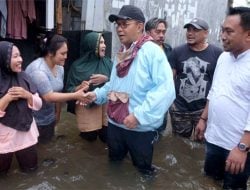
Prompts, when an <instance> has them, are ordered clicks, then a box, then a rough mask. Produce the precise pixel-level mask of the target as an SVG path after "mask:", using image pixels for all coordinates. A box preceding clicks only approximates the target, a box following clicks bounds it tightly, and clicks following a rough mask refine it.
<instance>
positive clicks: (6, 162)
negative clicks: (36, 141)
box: [0, 145, 37, 174]
mask: <svg viewBox="0 0 250 190" xmlns="http://www.w3.org/2000/svg"><path fill="white" fill-rule="evenodd" d="M14 155H15V156H16V159H17V161H18V164H19V167H20V169H21V171H23V172H30V171H34V170H36V169H37V151H36V146H35V145H33V146H30V147H28V148H25V149H22V150H19V151H17V152H11V153H7V154H0V174H7V172H8V170H9V169H10V166H11V162H12V158H13V156H14Z"/></svg>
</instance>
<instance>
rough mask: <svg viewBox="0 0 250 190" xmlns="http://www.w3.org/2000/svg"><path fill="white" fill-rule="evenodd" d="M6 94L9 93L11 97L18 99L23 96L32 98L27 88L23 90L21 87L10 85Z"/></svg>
mask: <svg viewBox="0 0 250 190" xmlns="http://www.w3.org/2000/svg"><path fill="white" fill-rule="evenodd" d="M8 94H10V95H11V96H12V97H14V98H16V99H19V98H23V99H27V100H28V99H32V94H31V93H30V92H28V91H27V90H25V89H24V88H22V87H18V86H15V87H12V88H10V89H9V90H8Z"/></svg>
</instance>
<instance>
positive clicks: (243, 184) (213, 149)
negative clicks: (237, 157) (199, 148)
mask: <svg viewBox="0 0 250 190" xmlns="http://www.w3.org/2000/svg"><path fill="white" fill-rule="evenodd" d="M228 155H229V150H226V149H224V148H221V147H219V146H216V145H214V144H211V143H209V142H206V157H205V166H204V171H205V173H206V175H207V176H210V177H212V178H214V179H215V180H224V181H223V189H233V190H237V189H238V190H243V189H245V190H246V189H247V180H248V176H249V172H250V156H249V153H248V156H247V161H246V165H245V170H244V171H243V172H242V173H239V174H237V175H235V174H230V173H229V172H226V171H225V162H226V159H227V157H228Z"/></svg>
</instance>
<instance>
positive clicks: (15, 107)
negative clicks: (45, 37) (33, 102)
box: [0, 41, 37, 131]
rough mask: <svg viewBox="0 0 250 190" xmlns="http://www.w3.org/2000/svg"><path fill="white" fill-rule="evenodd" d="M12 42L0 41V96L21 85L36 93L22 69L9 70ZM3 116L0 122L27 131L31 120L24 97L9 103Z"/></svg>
mask: <svg viewBox="0 0 250 190" xmlns="http://www.w3.org/2000/svg"><path fill="white" fill-rule="evenodd" d="M13 45H14V44H13V43H10V42H7V41H1V42H0V98H2V97H3V96H4V95H5V94H6V93H7V92H8V89H9V88H11V87H13V86H20V87H23V88H24V89H25V90H27V91H29V92H31V93H32V94H34V93H36V91H37V90H36V87H35V85H34V84H32V83H31V80H30V78H29V77H28V76H27V75H26V74H25V73H24V72H23V71H22V72H20V73H16V72H13V71H12V70H11V67H10V64H11V56H12V50H13ZM5 112H6V113H5V115H4V117H1V118H0V123H2V124H4V125H6V126H8V127H11V128H13V129H16V130H19V131H28V130H29V129H30V126H31V123H32V121H33V114H32V110H31V109H30V108H29V107H28V104H27V100H26V99H18V100H17V101H12V102H10V103H9V105H8V107H7V108H6V109H5Z"/></svg>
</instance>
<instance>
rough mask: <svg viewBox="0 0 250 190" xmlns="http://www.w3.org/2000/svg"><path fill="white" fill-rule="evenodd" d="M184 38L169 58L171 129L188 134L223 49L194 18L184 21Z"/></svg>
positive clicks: (203, 103) (201, 106) (203, 102)
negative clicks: (172, 95) (173, 94)
mask: <svg viewBox="0 0 250 190" xmlns="http://www.w3.org/2000/svg"><path fill="white" fill-rule="evenodd" d="M184 28H186V39H187V42H186V43H185V44H183V45H180V46H178V47H176V48H174V49H173V51H172V52H171V54H170V56H169V62H170V64H171V67H172V69H173V74H174V80H175V90H176V99H175V101H174V104H173V105H172V107H171V108H170V116H171V123H172V131H173V133H174V134H178V135H180V136H183V137H191V136H192V134H193V133H192V132H193V130H194V128H195V126H196V124H197V122H198V121H199V119H202V118H200V115H201V113H202V111H203V109H204V107H205V105H206V97H207V94H208V91H209V89H210V87H211V84H212V79H213V74H214V70H215V66H216V62H217V59H218V57H219V55H220V54H221V53H222V50H221V49H220V48H218V47H216V46H214V45H212V44H209V43H208V42H207V37H208V34H209V26H208V24H207V22H206V21H204V20H202V19H199V18H195V19H193V20H191V21H190V22H189V23H187V24H185V25H184Z"/></svg>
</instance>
